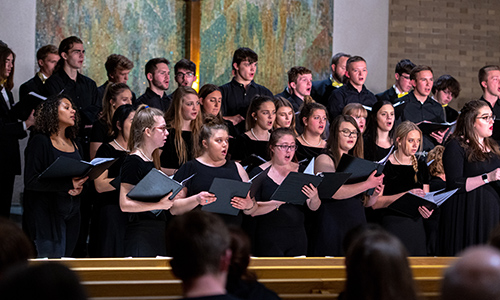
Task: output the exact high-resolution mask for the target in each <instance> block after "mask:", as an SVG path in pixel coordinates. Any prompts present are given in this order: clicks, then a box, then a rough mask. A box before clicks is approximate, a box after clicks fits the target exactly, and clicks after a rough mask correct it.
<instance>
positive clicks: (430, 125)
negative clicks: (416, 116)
mask: <svg viewBox="0 0 500 300" xmlns="http://www.w3.org/2000/svg"><path fill="white" fill-rule="evenodd" d="M455 124H457V121H454V122H451V123H436V122H429V121H422V122H420V123H418V124H417V125H418V128H420V130H422V133H423V134H427V135H429V134H431V133H432V132H434V131H443V130H446V129H448V128H450V127H452V126H454V125H455Z"/></svg>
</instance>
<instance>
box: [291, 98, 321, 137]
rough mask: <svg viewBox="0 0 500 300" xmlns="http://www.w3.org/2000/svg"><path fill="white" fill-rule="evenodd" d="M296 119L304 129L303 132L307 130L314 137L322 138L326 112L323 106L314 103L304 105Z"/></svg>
mask: <svg viewBox="0 0 500 300" xmlns="http://www.w3.org/2000/svg"><path fill="white" fill-rule="evenodd" d="M298 119H299V122H300V125H302V127H303V128H304V132H305V131H306V130H309V131H310V132H311V133H312V134H314V135H316V134H319V135H321V136H322V137H323V136H324V132H325V128H326V123H327V121H328V112H327V110H326V107H325V106H324V105H323V104H320V103H316V102H311V103H304V105H303V106H302V109H301V110H300V113H299V117H298Z"/></svg>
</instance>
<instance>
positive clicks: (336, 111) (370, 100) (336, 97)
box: [327, 82, 377, 121]
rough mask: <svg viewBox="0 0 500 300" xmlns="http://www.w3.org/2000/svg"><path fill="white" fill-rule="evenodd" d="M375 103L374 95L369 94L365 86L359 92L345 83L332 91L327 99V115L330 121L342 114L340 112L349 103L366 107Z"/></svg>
mask: <svg viewBox="0 0 500 300" xmlns="http://www.w3.org/2000/svg"><path fill="white" fill-rule="evenodd" d="M376 102H377V98H376V97H375V95H374V94H373V93H372V92H370V91H369V90H368V89H367V88H366V87H365V85H363V88H362V89H361V92H358V90H357V89H356V88H355V87H354V86H353V85H352V84H351V83H350V82H348V83H346V84H344V85H343V86H341V87H340V88H338V89H336V90H335V91H333V93H332V95H331V96H330V98H329V99H328V106H327V108H328V113H329V114H330V121H332V120H333V119H334V118H335V117H336V116H338V115H340V114H342V110H343V109H344V107H345V106H346V105H347V104H349V103H361V104H363V105H366V106H370V107H371V106H373V105H374V104H375V103H376Z"/></svg>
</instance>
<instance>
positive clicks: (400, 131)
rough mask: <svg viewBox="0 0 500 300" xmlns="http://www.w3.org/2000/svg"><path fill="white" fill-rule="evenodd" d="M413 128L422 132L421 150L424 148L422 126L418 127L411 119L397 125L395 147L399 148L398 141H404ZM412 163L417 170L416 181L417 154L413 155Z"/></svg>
mask: <svg viewBox="0 0 500 300" xmlns="http://www.w3.org/2000/svg"><path fill="white" fill-rule="evenodd" d="M413 130H416V131H418V132H419V133H420V145H419V150H420V151H421V150H422V145H423V143H424V141H423V140H422V131H421V130H420V128H418V126H417V125H416V124H415V123H413V122H410V121H404V122H403V123H401V124H399V125H398V127H396V130H395V131H394V148H395V149H396V150H397V149H398V148H399V147H398V143H399V142H400V141H404V140H405V139H406V137H407V136H408V134H409V133H410V132H411V131H413ZM411 164H412V166H413V170H414V171H415V182H417V181H418V179H417V173H418V160H417V158H416V157H415V155H412V156H411Z"/></svg>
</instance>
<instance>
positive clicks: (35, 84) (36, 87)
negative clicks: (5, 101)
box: [19, 45, 60, 102]
mask: <svg viewBox="0 0 500 300" xmlns="http://www.w3.org/2000/svg"><path fill="white" fill-rule="evenodd" d="M36 59H37V63H38V67H40V70H39V71H38V72H37V73H36V74H35V76H34V77H33V78H31V79H30V80H28V81H26V82H25V83H23V84H22V85H21V86H20V87H19V102H24V101H26V97H28V94H29V93H30V92H35V93H37V94H39V95H41V94H42V93H43V92H44V90H43V89H44V87H43V86H44V84H45V82H46V80H47V79H48V78H49V77H50V76H52V73H54V70H55V68H56V65H57V62H58V61H59V59H60V56H59V52H58V50H57V47H56V46H54V45H45V46H43V47H41V48H40V49H38V51H37V52H36Z"/></svg>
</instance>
